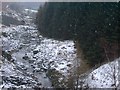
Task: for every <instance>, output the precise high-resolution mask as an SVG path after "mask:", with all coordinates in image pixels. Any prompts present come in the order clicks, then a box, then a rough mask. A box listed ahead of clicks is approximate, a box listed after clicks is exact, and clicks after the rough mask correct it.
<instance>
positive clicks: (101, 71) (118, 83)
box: [79, 58, 120, 90]
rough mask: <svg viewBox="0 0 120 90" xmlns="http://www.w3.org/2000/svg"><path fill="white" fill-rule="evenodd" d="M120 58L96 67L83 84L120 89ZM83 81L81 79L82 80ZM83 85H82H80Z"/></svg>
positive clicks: (91, 86)
mask: <svg viewBox="0 0 120 90" xmlns="http://www.w3.org/2000/svg"><path fill="white" fill-rule="evenodd" d="M119 65H120V58H118V59H116V60H114V61H112V62H108V63H107V64H104V65H102V66H100V67H99V68H97V69H95V70H94V71H92V72H91V73H89V74H88V75H87V77H86V78H84V80H83V82H84V83H83V86H87V87H89V88H118V90H119V89H120V66H119ZM80 82H81V80H80ZM79 87H81V86H79Z"/></svg>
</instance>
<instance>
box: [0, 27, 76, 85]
mask: <svg viewBox="0 0 120 90" xmlns="http://www.w3.org/2000/svg"><path fill="white" fill-rule="evenodd" d="M2 30H3V35H2V36H1V39H2V45H3V46H2V49H3V51H5V52H6V53H9V54H10V55H11V56H12V59H11V60H7V58H3V60H2V61H3V62H2V64H1V70H0V71H1V72H2V74H1V76H2V78H3V84H2V85H1V86H0V87H12V86H13V87H31V86H33V87H35V86H38V87H51V82H50V80H49V78H48V77H47V76H46V72H47V70H49V69H55V70H57V71H58V72H60V73H61V74H62V75H65V76H66V75H67V74H68V72H69V69H70V68H71V67H70V66H72V61H73V60H74V59H75V57H76V54H75V49H74V43H73V41H57V40H52V39H47V38H43V37H42V36H40V35H38V34H37V30H36V29H35V28H34V27H32V26H25V25H19V26H14V27H7V28H3V29H2Z"/></svg>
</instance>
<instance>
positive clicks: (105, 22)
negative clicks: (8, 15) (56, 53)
mask: <svg viewBox="0 0 120 90" xmlns="http://www.w3.org/2000/svg"><path fill="white" fill-rule="evenodd" d="M119 15H120V11H119V3H117V2H115V3H84V2H83V3H78V2H77V3H76V2H67V3H65V2H61V3H56V2H48V3H46V4H45V5H44V7H42V8H39V11H38V14H37V18H36V21H37V26H38V30H39V31H40V34H42V35H43V36H45V37H49V38H54V39H59V40H74V41H76V40H79V42H80V47H81V49H82V50H83V53H84V57H85V58H86V59H87V60H88V62H89V63H90V64H91V65H95V64H97V63H101V62H103V61H104V60H105V59H106V56H105V54H106V53H105V50H104V49H105V48H107V47H105V48H104V47H103V46H104V45H103V46H102V45H101V43H103V41H100V40H101V38H102V39H104V40H105V41H107V42H109V43H112V42H115V41H116V42H118V45H119V43H120V42H119V41H120V32H119V31H120V27H119V26H120V25H119V17H120V16H119ZM103 44H105V43H103ZM117 49H119V47H118V48H117ZM118 56H119V54H118Z"/></svg>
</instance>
